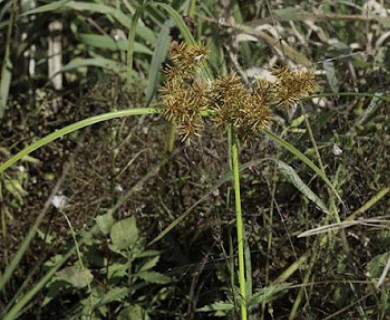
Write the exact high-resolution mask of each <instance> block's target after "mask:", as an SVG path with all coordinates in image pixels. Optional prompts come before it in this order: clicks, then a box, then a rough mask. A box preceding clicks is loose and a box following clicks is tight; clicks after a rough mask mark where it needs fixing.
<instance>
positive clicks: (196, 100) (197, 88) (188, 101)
mask: <svg viewBox="0 0 390 320" xmlns="http://www.w3.org/2000/svg"><path fill="white" fill-rule="evenodd" d="M207 53H208V50H207V48H206V47H205V46H203V45H187V44H185V43H180V44H179V43H177V42H174V43H173V44H172V46H171V51H170V54H169V60H170V62H171V64H170V65H169V66H168V67H167V68H166V69H165V70H164V71H165V75H166V82H165V83H164V85H163V86H162V88H161V89H160V93H161V95H162V100H163V104H164V106H165V118H166V119H167V120H169V121H171V122H173V123H174V124H175V126H176V127H177V130H178V132H179V134H180V135H181V136H182V137H183V138H182V140H183V141H184V140H186V141H187V142H189V141H190V140H191V138H192V137H194V136H200V134H201V132H202V130H203V119H202V116H201V112H202V111H203V110H205V109H206V108H207V104H208V99H207V96H208V92H209V91H208V89H207V88H206V87H205V86H204V85H203V83H202V82H201V81H199V80H198V79H197V69H198V67H199V65H200V63H201V62H202V61H203V60H204V59H205V58H206V56H207Z"/></svg>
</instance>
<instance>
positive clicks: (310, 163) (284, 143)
mask: <svg viewBox="0 0 390 320" xmlns="http://www.w3.org/2000/svg"><path fill="white" fill-rule="evenodd" d="M263 132H264V134H265V135H267V136H268V137H270V138H271V139H272V140H274V141H275V142H277V143H278V144H279V145H281V146H282V147H283V148H285V149H286V150H287V151H288V152H290V153H291V154H292V155H294V156H295V157H296V158H298V159H299V160H301V161H302V162H303V163H304V164H306V165H307V166H308V167H309V168H310V169H312V170H313V171H314V172H315V173H316V174H318V176H319V177H320V178H321V179H322V180H323V181H324V182H325V183H326V184H327V186H328V187H329V188H330V190H332V192H333V193H334V195H335V196H336V197H337V199H339V201H340V203H341V204H342V205H343V206H344V207H346V205H345V203H344V201H343V199H341V196H340V195H339V193H338V192H337V190H336V188H335V187H334V186H333V184H332V183H331V182H330V180H329V179H328V177H327V176H326V175H325V174H324V173H323V172H322V171H321V169H320V168H318V167H317V166H316V165H315V164H314V163H313V161H311V160H310V159H309V158H308V157H306V156H305V155H304V154H303V153H302V152H300V151H299V150H298V149H296V148H295V147H294V146H292V145H291V144H290V143H288V142H287V141H285V140H283V139H282V138H280V137H279V136H277V135H276V134H274V133H273V132H271V131H269V130H264V131H263Z"/></svg>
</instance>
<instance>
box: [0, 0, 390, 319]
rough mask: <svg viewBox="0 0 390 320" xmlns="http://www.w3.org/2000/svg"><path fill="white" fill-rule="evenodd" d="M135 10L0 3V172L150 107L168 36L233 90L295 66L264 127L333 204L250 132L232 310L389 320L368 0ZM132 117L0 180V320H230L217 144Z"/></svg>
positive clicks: (376, 20)
mask: <svg viewBox="0 0 390 320" xmlns="http://www.w3.org/2000/svg"><path fill="white" fill-rule="evenodd" d="M145 4H146V5H145ZM145 4H144V2H143V1H137V0H101V1H98V0H96V1H68V0H61V1H33V0H29V1H19V0H3V1H1V2H0V32H1V33H0V43H1V44H2V46H1V49H2V50H1V51H0V61H1V62H0V63H1V83H0V127H1V130H0V136H1V137H0V160H1V163H2V164H4V163H5V161H6V160H7V159H9V158H11V156H12V155H14V154H16V153H17V152H19V151H20V150H22V149H23V148H24V147H26V146H29V145H31V143H33V142H36V141H38V140H39V139H40V138H42V137H44V136H46V135H47V134H49V133H52V132H54V131H56V130H59V129H61V128H64V127H65V126H67V125H70V124H73V123H75V122H77V121H80V120H82V119H85V118H89V117H92V116H96V115H100V114H104V113H107V112H111V111H118V110H124V113H125V112H127V111H125V110H128V109H132V108H153V107H161V100H160V97H159V93H158V88H159V87H160V85H161V84H162V83H163V74H162V70H163V68H164V66H165V65H166V64H169V61H167V60H166V55H167V52H168V49H169V45H170V43H171V42H172V38H173V39H176V40H179V41H180V39H184V38H185V39H187V38H188V36H186V32H187V33H191V32H192V33H193V36H194V38H195V41H197V42H203V43H204V44H206V45H207V46H208V48H209V49H210V61H209V64H208V68H209V73H210V74H211V75H212V76H213V77H218V76H223V75H226V74H228V73H229V72H235V73H236V74H237V75H239V76H240V77H241V79H242V82H243V83H244V84H245V85H246V86H247V87H250V84H251V83H252V82H253V79H254V78H256V77H264V74H266V71H267V70H270V69H271V68H272V67H275V66H280V65H284V64H288V65H289V66H290V67H291V68H297V67H302V66H304V67H307V68H312V69H314V70H315V74H316V80H317V83H318V92H317V93H316V94H315V95H312V96H310V97H307V98H306V99H305V100H304V101H303V102H302V103H299V104H297V105H295V106H294V107H292V108H290V109H285V108H282V107H276V108H275V109H274V113H275V115H274V119H275V121H274V123H273V124H272V126H271V127H270V130H271V131H272V132H274V133H275V134H276V135H278V136H279V137H281V138H282V139H284V140H285V141H288V142H289V143H290V144H291V145H293V146H295V147H296V148H297V149H299V150H300V151H301V152H302V153H304V154H305V155H306V156H307V157H308V158H310V159H311V160H312V161H313V162H314V163H316V165H317V166H319V167H320V168H321V169H322V170H323V171H324V172H325V173H326V175H327V177H328V178H329V180H330V181H331V182H332V184H333V186H334V188H335V190H337V192H338V193H339V194H340V195H341V198H342V200H343V203H342V202H341V201H340V200H339V199H337V197H335V196H334V194H333V193H332V192H331V190H329V189H328V186H327V185H326V184H325V183H324V182H323V180H321V179H319V177H318V176H317V175H316V174H315V173H314V172H313V171H312V170H311V169H310V168H309V167H308V166H307V165H305V164H304V163H302V162H300V161H298V159H297V158H296V157H294V156H293V155H292V154H291V153H290V152H288V150H286V149H285V148H282V147H281V146H280V145H278V144H276V143H275V142H274V141H273V140H271V139H269V138H268V137H267V136H265V135H263V134H261V133H259V134H258V136H255V137H251V138H250V139H247V140H246V141H245V142H241V145H240V147H241V149H240V150H241V153H240V161H241V164H242V165H241V199H242V206H243V215H244V223H245V230H246V237H247V246H246V262H247V268H249V269H248V270H247V272H248V273H250V274H251V277H250V278H249V279H248V282H249V284H248V288H249V291H251V290H252V288H253V292H250V297H251V301H250V303H249V304H250V308H249V309H250V315H251V317H253V319H288V318H290V319H293V318H296V319H390V316H389V315H390V298H389V294H390V274H389V273H387V272H388V270H389V267H390V251H389V248H390V221H389V220H390V219H389V217H390V211H389V204H390V201H389V191H390V189H389V188H390V185H389V182H390V180H389V160H390V157H389V150H390V131H389V123H390V116H389V114H390V112H389V111H390V109H389V104H390V96H389V91H388V90H389V89H388V88H389V85H390V81H389V79H390V78H389V72H390V42H389V38H390V7H389V5H388V4H387V3H386V1H380V0H376V1H374V0H369V1H316V0H314V1H307V2H300V1H223V0H221V1H164V4H163V5H160V4H157V3H156V2H153V1H145ZM143 5H145V6H144V7H143ZM134 15H140V16H139V19H138V20H136V19H134ZM180 16H189V17H191V19H189V18H188V17H185V19H184V22H186V23H187V24H186V25H185V24H184V23H183V21H181V20H180ZM178 17H179V18H178ZM178 22H179V26H180V29H181V31H182V32H184V37H183V36H182V35H180V32H179V31H178V30H176V29H175V28H173V27H174V25H176V24H178ZM135 25H136V28H134V26H135ZM132 36H135V42H134V44H132V42H131V41H128V38H130V39H131V37H132ZM129 61H132V62H133V63H132V64H130V65H129V64H128V63H127V62H129ZM150 110H152V109H150ZM151 113H152V114H150V115H146V116H140V117H121V118H116V119H112V120H109V121H105V122H99V123H97V124H94V125H91V126H88V127H86V128H84V129H82V130H79V131H74V132H72V133H70V134H68V135H65V136H63V137H61V138H60V139H57V140H56V141H53V142H50V143H49V144H46V145H45V146H44V147H43V148H41V149H39V150H36V151H34V152H33V153H31V154H30V155H28V156H26V157H23V158H22V159H21V161H19V162H18V163H17V164H15V165H13V166H12V167H10V168H9V169H7V170H5V171H4V170H1V175H2V176H1V185H0V186H1V187H0V213H1V234H0V270H1V273H0V290H1V292H0V318H2V319H14V318H19V319H52V318H53V317H56V318H57V319H202V318H214V317H218V316H219V317H223V318H226V319H239V318H240V313H239V307H238V306H239V303H238V302H237V300H238V299H239V295H238V294H237V292H238V291H237V289H236V287H237V286H238V283H237V280H236V278H237V263H236V258H235V257H236V255H237V253H236V249H235V248H236V233H235V213H234V191H233V186H232V183H231V173H230V167H229V160H228V159H229V157H228V147H227V139H228V138H227V135H226V132H224V131H223V130H216V129H213V127H212V126H211V124H210V123H207V122H206V124H205V127H206V128H205V130H204V131H203V134H202V136H201V138H200V139H198V140H196V139H195V140H193V141H192V143H191V144H190V145H188V144H185V143H183V142H181V141H180V139H176V140H175V142H174V143H171V142H172V141H169V137H171V136H172V127H171V126H170V124H169V123H168V122H167V121H166V120H164V118H163V117H162V116H161V115H158V114H153V112H151ZM319 199H321V200H319ZM321 203H324V204H325V207H326V208H329V212H328V213H326V212H325V211H326V210H323V208H321V206H322V205H321ZM335 213H336V214H335ZM170 225H171V226H173V225H174V228H171V229H168V230H167V229H166V228H167V227H168V226H170ZM321 226H327V227H326V229H316V228H318V227H321ZM164 230H165V231H169V232H164ZM306 231H309V233H306V234H303V236H302V233H303V232H306ZM324 231H325V232H324ZM34 232H36V233H34ZM299 235H300V237H298V236H299ZM156 237H158V238H156ZM153 239H154V240H153ZM30 240H32V242H30ZM15 257H16V260H15ZM250 282H251V283H250Z"/></svg>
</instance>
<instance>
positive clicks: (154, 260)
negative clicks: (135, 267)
mask: <svg viewBox="0 0 390 320" xmlns="http://www.w3.org/2000/svg"><path fill="white" fill-rule="evenodd" d="M158 260H160V256H157V257H154V258H152V259H149V260H148V261H147V262H145V263H144V264H143V265H142V267H141V268H140V269H139V272H143V271H147V270H150V269H152V268H154V267H155V266H156V264H157V262H158Z"/></svg>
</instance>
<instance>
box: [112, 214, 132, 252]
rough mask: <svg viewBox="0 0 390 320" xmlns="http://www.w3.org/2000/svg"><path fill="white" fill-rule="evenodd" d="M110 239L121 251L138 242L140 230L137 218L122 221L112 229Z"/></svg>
mask: <svg viewBox="0 0 390 320" xmlns="http://www.w3.org/2000/svg"><path fill="white" fill-rule="evenodd" d="M110 237H111V241H112V244H113V245H114V246H115V247H117V248H118V249H119V250H121V249H127V248H129V247H131V246H132V245H134V244H135V243H136V242H137V240H138V229H137V224H136V221H135V217H129V218H126V219H123V220H120V221H118V222H116V223H114V225H113V226H112V228H111V232H110Z"/></svg>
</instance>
